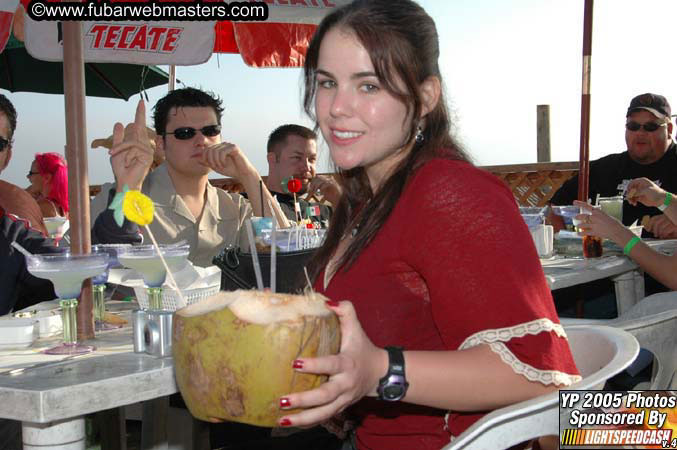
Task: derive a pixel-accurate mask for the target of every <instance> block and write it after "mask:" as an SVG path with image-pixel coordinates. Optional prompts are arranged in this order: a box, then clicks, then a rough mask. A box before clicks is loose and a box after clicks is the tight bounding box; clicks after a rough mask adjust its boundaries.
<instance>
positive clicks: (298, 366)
mask: <svg viewBox="0 0 677 450" xmlns="http://www.w3.org/2000/svg"><path fill="white" fill-rule="evenodd" d="M292 367H293V368H294V369H303V361H301V360H300V359H295V360H294V363H293V364H292Z"/></svg>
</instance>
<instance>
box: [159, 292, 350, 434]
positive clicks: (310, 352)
mask: <svg viewBox="0 0 677 450" xmlns="http://www.w3.org/2000/svg"><path fill="white" fill-rule="evenodd" d="M243 296H245V297H247V301H250V302H262V303H263V304H264V305H265V306H266V308H269V309H268V310H267V311H268V314H269V316H270V317H273V318H276V319H275V321H272V322H271V323H267V324H265V323H253V322H252V321H249V320H243V318H242V317H239V316H237V315H236V314H235V313H234V312H233V310H231V306H230V305H231V304H232V302H233V300H234V299H242V298H243ZM325 300H326V298H325V297H324V296H322V295H319V294H311V295H310V296H301V295H289V294H271V293H266V292H260V291H234V292H221V293H219V294H217V295H216V296H214V297H212V298H210V299H208V300H206V301H205V302H201V303H200V304H197V305H191V306H188V307H186V308H183V309H181V310H179V311H177V312H176V313H175V315H174V320H173V333H172V352H173V356H174V368H175V371H176V383H177V385H178V387H179V390H180V391H181V395H182V396H183V399H184V401H185V402H186V405H187V406H188V409H189V410H190V412H191V414H192V415H193V416H194V417H196V418H198V419H200V420H205V421H210V422H220V421H224V420H228V421H233V422H240V423H247V424H251V425H257V426H262V427H274V426H277V421H278V420H279V418H280V417H282V415H283V414H292V413H294V412H295V411H297V410H285V411H284V412H282V410H280V407H279V399H280V397H282V396H284V395H286V394H290V393H292V392H301V391H307V390H310V389H314V388H316V387H318V386H319V385H321V384H322V383H324V382H325V381H326V379H327V377H326V376H323V375H314V374H304V373H299V372H297V371H295V370H294V369H293V368H292V363H293V361H294V360H295V359H298V358H310V357H316V356H324V355H330V354H336V353H337V352H338V350H339V345H340V327H339V322H338V318H337V317H336V314H334V312H333V311H331V310H329V309H328V308H327V307H326V306H325V305H324V301H325ZM238 301H241V300H238ZM318 302H319V303H318ZM304 304H305V305H312V308H311V309H312V310H313V311H314V313H312V314H304V313H301V314H296V317H291V318H290V317H288V316H289V310H290V308H291V309H292V310H295V309H297V307H298V306H299V305H300V306H303V305H304ZM285 308H286V309H285ZM318 308H319V309H324V311H322V314H319V315H318V314H317V311H318ZM235 309H236V310H237V308H235ZM278 309H279V311H278ZM282 309H285V310H284V311H282ZM301 310H303V308H301ZM278 312H279V314H278ZM278 316H279V317H281V318H282V320H278V319H277V317H278ZM292 316H293V314H292ZM269 320H270V319H269Z"/></svg>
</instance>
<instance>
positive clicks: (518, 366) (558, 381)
mask: <svg viewBox="0 0 677 450" xmlns="http://www.w3.org/2000/svg"><path fill="white" fill-rule="evenodd" d="M542 332H553V333H555V334H556V335H557V336H559V337H563V338H565V339H566V333H565V332H564V328H563V327H562V325H560V324H558V323H554V322H553V321H551V320H550V319H545V318H543V319H537V320H533V321H531V322H527V323H522V324H519V325H515V326H513V327H506V328H498V329H492V330H483V331H480V332H479V333H475V334H473V335H472V336H470V337H468V338H467V339H466V340H465V341H463V344H461V346H460V347H459V350H465V349H468V348H472V347H476V346H478V345H480V344H489V347H490V348H491V350H492V351H493V352H494V353H497V354H498V355H499V356H500V357H501V360H503V362H505V363H506V364H508V365H509V366H510V367H511V368H512V370H513V371H515V373H518V374H520V375H523V376H524V377H526V378H527V379H528V380H530V381H539V382H541V383H543V384H544V385H549V384H555V385H558V386H560V385H564V386H569V385H571V384H573V383H576V382H577V381H580V380H581V377H580V375H569V374H567V373H564V372H560V371H558V370H540V369H536V368H535V367H533V366H530V365H529V364H526V363H523V362H522V361H520V360H519V359H518V358H517V356H515V354H514V353H513V352H511V351H510V349H509V348H508V347H507V346H506V345H505V342H508V341H509V340H511V339H512V338H519V337H523V336H526V335H537V334H539V333H542Z"/></svg>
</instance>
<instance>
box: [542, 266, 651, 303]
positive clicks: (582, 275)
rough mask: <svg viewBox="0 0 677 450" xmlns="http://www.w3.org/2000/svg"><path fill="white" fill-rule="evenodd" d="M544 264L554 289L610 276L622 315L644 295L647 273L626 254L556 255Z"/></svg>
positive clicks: (544, 270) (551, 287) (549, 281)
mask: <svg viewBox="0 0 677 450" xmlns="http://www.w3.org/2000/svg"><path fill="white" fill-rule="evenodd" d="M541 265H542V266H543V272H545V278H546V280H547V281H548V285H549V286H550V289H551V290H556V289H562V288H565V287H570V286H575V285H578V284H584V283H588V282H590V281H595V280H601V279H604V278H610V279H611V280H612V281H613V282H614V287H615V290H616V308H617V310H618V314H619V315H620V314H622V313H623V312H624V311H626V310H627V309H628V308H630V307H631V306H632V305H634V304H635V303H637V302H638V301H639V300H641V299H642V298H644V275H643V273H642V271H641V269H640V268H639V266H638V265H637V264H635V263H634V262H633V261H632V260H630V259H629V258H627V257H625V256H606V257H602V258H596V259H584V258H555V259H550V260H541Z"/></svg>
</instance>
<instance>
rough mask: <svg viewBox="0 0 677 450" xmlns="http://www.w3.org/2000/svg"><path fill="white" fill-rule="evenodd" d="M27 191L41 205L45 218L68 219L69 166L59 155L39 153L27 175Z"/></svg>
mask: <svg viewBox="0 0 677 450" xmlns="http://www.w3.org/2000/svg"><path fill="white" fill-rule="evenodd" d="M26 177H27V178H28V181H30V182H31V185H30V186H29V187H28V189H27V191H28V192H29V193H30V194H31V195H33V197H34V198H35V200H36V201H37V202H38V205H40V209H41V210H42V215H43V217H57V216H58V217H68V210H69V208H68V165H67V164H66V160H65V159H64V158H63V156H61V155H59V154H58V153H37V154H36V155H35V159H34V160H33V163H32V164H31V169H30V171H29V172H28V175H26Z"/></svg>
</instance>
